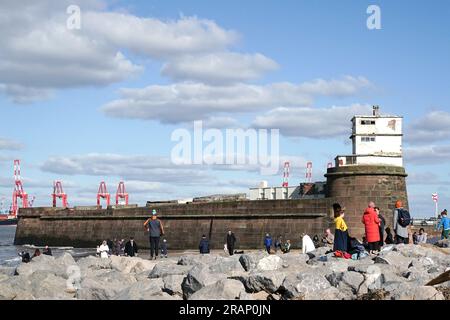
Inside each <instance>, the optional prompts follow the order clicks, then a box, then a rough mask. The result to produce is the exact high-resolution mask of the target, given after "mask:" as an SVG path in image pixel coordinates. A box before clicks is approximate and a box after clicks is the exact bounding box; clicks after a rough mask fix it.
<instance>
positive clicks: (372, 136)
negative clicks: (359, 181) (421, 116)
mask: <svg viewBox="0 0 450 320" xmlns="http://www.w3.org/2000/svg"><path fill="white" fill-rule="evenodd" d="M351 121H352V124H353V130H352V135H351V136H350V139H351V140H352V145H353V154H351V155H340V156H337V157H336V159H335V161H336V166H337V167H341V166H351V165H388V166H398V167H402V166H403V156H402V137H403V133H402V122H403V117H399V116H390V115H380V109H379V107H378V106H374V107H373V114H372V115H369V116H367V115H365V116H354V117H353V118H352V120H351Z"/></svg>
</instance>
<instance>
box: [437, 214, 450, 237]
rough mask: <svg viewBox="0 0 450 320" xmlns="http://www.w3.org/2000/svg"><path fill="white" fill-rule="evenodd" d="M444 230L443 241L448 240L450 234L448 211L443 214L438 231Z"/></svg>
mask: <svg viewBox="0 0 450 320" xmlns="http://www.w3.org/2000/svg"><path fill="white" fill-rule="evenodd" d="M441 228H442V235H441V239H448V236H449V233H450V218H449V217H447V210H444V211H442V212H441V220H440V221H439V224H438V226H437V229H438V230H440V229H441Z"/></svg>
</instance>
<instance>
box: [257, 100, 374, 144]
mask: <svg viewBox="0 0 450 320" xmlns="http://www.w3.org/2000/svg"><path fill="white" fill-rule="evenodd" d="M370 109H371V107H370V106H369V105H360V104H353V105H351V106H347V107H337V106H333V107H331V108H285V107H280V108H276V109H273V110H271V111H269V112H268V113H266V114H265V115H262V116H258V117H256V119H255V121H254V122H253V126H254V127H256V128H276V129H280V133H281V134H283V135H286V136H293V137H306V138H314V139H322V138H336V137H338V136H343V135H346V134H347V135H349V132H350V129H351V123H350V119H351V118H352V117H353V116H354V115H355V114H365V113H369V112H370Z"/></svg>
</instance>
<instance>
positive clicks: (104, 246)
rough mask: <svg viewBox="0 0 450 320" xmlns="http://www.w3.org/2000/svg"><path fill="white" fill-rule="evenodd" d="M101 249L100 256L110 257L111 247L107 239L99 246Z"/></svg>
mask: <svg viewBox="0 0 450 320" xmlns="http://www.w3.org/2000/svg"><path fill="white" fill-rule="evenodd" d="M99 251H100V258H108V252H109V247H108V245H107V244H106V241H105V240H103V243H102V245H101V246H100V248H99Z"/></svg>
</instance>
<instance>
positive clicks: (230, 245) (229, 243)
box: [227, 230, 236, 256]
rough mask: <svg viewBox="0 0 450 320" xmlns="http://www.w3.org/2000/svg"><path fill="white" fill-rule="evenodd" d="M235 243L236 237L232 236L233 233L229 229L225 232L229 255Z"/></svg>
mask: <svg viewBox="0 0 450 320" xmlns="http://www.w3.org/2000/svg"><path fill="white" fill-rule="evenodd" d="M235 244H236V237H235V236H234V233H233V232H231V230H230V231H228V233H227V249H228V253H229V254H230V256H232V255H233V253H234V245H235Z"/></svg>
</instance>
